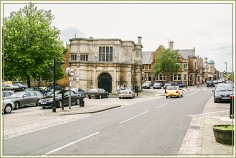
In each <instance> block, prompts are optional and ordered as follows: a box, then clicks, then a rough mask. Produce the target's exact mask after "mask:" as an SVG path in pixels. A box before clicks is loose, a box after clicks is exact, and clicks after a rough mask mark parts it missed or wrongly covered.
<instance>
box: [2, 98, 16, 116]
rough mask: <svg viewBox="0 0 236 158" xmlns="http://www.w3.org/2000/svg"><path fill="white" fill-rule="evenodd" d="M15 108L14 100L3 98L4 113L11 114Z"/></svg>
mask: <svg viewBox="0 0 236 158" xmlns="http://www.w3.org/2000/svg"><path fill="white" fill-rule="evenodd" d="M14 108H15V105H14V102H12V101H11V100H5V99H4V100H2V113H4V114H9V113H11V112H12V110H13V109H14Z"/></svg>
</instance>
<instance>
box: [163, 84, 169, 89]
mask: <svg viewBox="0 0 236 158" xmlns="http://www.w3.org/2000/svg"><path fill="white" fill-rule="evenodd" d="M168 86H171V84H170V83H165V84H164V87H163V88H164V89H166V88H167V87H168Z"/></svg>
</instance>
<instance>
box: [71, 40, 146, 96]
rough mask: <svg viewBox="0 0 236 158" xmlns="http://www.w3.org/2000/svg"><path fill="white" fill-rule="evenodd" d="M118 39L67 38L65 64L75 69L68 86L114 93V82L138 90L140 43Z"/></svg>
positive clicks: (139, 85)
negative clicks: (67, 47)
mask: <svg viewBox="0 0 236 158" xmlns="http://www.w3.org/2000/svg"><path fill="white" fill-rule="evenodd" d="M141 39H142V38H141V37H138V43H137V44H135V43H134V42H133V41H122V40H121V39H93V38H88V39H87V38H73V39H70V44H69V52H70V59H69V65H70V67H71V68H74V69H75V75H74V76H73V81H72V84H71V86H72V87H79V88H82V89H83V90H85V91H86V92H87V91H89V90H90V89H92V88H104V89H105V90H107V91H108V92H109V93H116V87H117V86H118V85H124V86H125V87H130V88H133V87H134V86H138V87H139V89H140V90H141V80H142V44H141Z"/></svg>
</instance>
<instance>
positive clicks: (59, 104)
mask: <svg viewBox="0 0 236 158" xmlns="http://www.w3.org/2000/svg"><path fill="white" fill-rule="evenodd" d="M57 107H58V108H61V107H62V101H61V100H59V101H58V102H57Z"/></svg>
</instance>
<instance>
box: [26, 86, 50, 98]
mask: <svg viewBox="0 0 236 158" xmlns="http://www.w3.org/2000/svg"><path fill="white" fill-rule="evenodd" d="M25 91H40V92H41V93H42V94H43V95H44V96H46V95H47V94H48V93H49V92H51V91H52V90H51V89H50V90H47V89H42V88H39V87H31V88H26V89H25Z"/></svg>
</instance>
